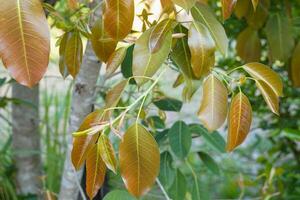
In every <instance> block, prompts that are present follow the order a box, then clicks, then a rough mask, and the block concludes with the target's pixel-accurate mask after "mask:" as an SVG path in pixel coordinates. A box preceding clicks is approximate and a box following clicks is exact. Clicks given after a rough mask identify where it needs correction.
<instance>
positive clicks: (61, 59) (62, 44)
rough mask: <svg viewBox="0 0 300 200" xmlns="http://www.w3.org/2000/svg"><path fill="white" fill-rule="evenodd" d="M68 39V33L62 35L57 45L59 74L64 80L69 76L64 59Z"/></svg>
mask: <svg viewBox="0 0 300 200" xmlns="http://www.w3.org/2000/svg"><path fill="white" fill-rule="evenodd" d="M69 37H70V33H69V32H66V33H64V34H63V36H62V38H61V41H60V44H59V72H60V74H61V75H62V76H63V77H64V78H66V77H67V76H68V75H69V71H68V67H67V65H66V57H65V54H66V46H67V41H68V39H69Z"/></svg>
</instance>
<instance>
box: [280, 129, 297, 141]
mask: <svg viewBox="0 0 300 200" xmlns="http://www.w3.org/2000/svg"><path fill="white" fill-rule="evenodd" d="M281 133H282V135H284V136H286V137H288V138H290V139H292V140H296V141H300V131H299V130H297V129H290V128H285V129H283V130H282V132H281Z"/></svg>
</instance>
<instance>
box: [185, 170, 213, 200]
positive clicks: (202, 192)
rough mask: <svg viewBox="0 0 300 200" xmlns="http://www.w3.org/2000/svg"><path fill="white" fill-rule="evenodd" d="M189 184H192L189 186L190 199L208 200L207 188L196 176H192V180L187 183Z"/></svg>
mask: <svg viewBox="0 0 300 200" xmlns="http://www.w3.org/2000/svg"><path fill="white" fill-rule="evenodd" d="M189 185H192V188H191V195H192V199H194V200H198V199H200V200H210V199H211V198H210V197H209V188H208V187H207V186H206V185H205V184H203V183H201V182H200V179H199V177H198V176H196V174H195V176H194V177H193V179H192V182H191V183H189Z"/></svg>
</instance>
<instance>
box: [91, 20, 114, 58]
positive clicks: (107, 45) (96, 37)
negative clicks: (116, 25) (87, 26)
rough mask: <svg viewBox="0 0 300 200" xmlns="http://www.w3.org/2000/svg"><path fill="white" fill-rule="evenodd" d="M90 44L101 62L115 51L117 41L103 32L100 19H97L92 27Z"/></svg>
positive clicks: (102, 24)
mask: <svg viewBox="0 0 300 200" xmlns="http://www.w3.org/2000/svg"><path fill="white" fill-rule="evenodd" d="M91 43H92V47H93V50H94V52H95V54H96V55H97V57H98V58H99V59H100V60H101V61H103V62H106V61H107V60H108V58H109V57H110V55H111V54H112V53H113V52H114V51H115V48H116V46H117V41H115V40H114V39H112V38H111V37H110V36H109V35H108V34H107V33H106V32H105V30H104V23H103V22H102V19H98V20H97V21H96V22H95V24H94V25H93V27H92V36H91Z"/></svg>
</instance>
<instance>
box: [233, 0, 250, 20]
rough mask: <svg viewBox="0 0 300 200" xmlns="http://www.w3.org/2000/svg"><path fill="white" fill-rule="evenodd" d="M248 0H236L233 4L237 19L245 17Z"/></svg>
mask: <svg viewBox="0 0 300 200" xmlns="http://www.w3.org/2000/svg"><path fill="white" fill-rule="evenodd" d="M249 7H250V1H249V0H238V1H237V2H236V5H235V9H234V13H235V15H236V16H237V18H238V19H242V18H243V17H245V16H246V15H247V14H248V13H249V11H250V9H249Z"/></svg>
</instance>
